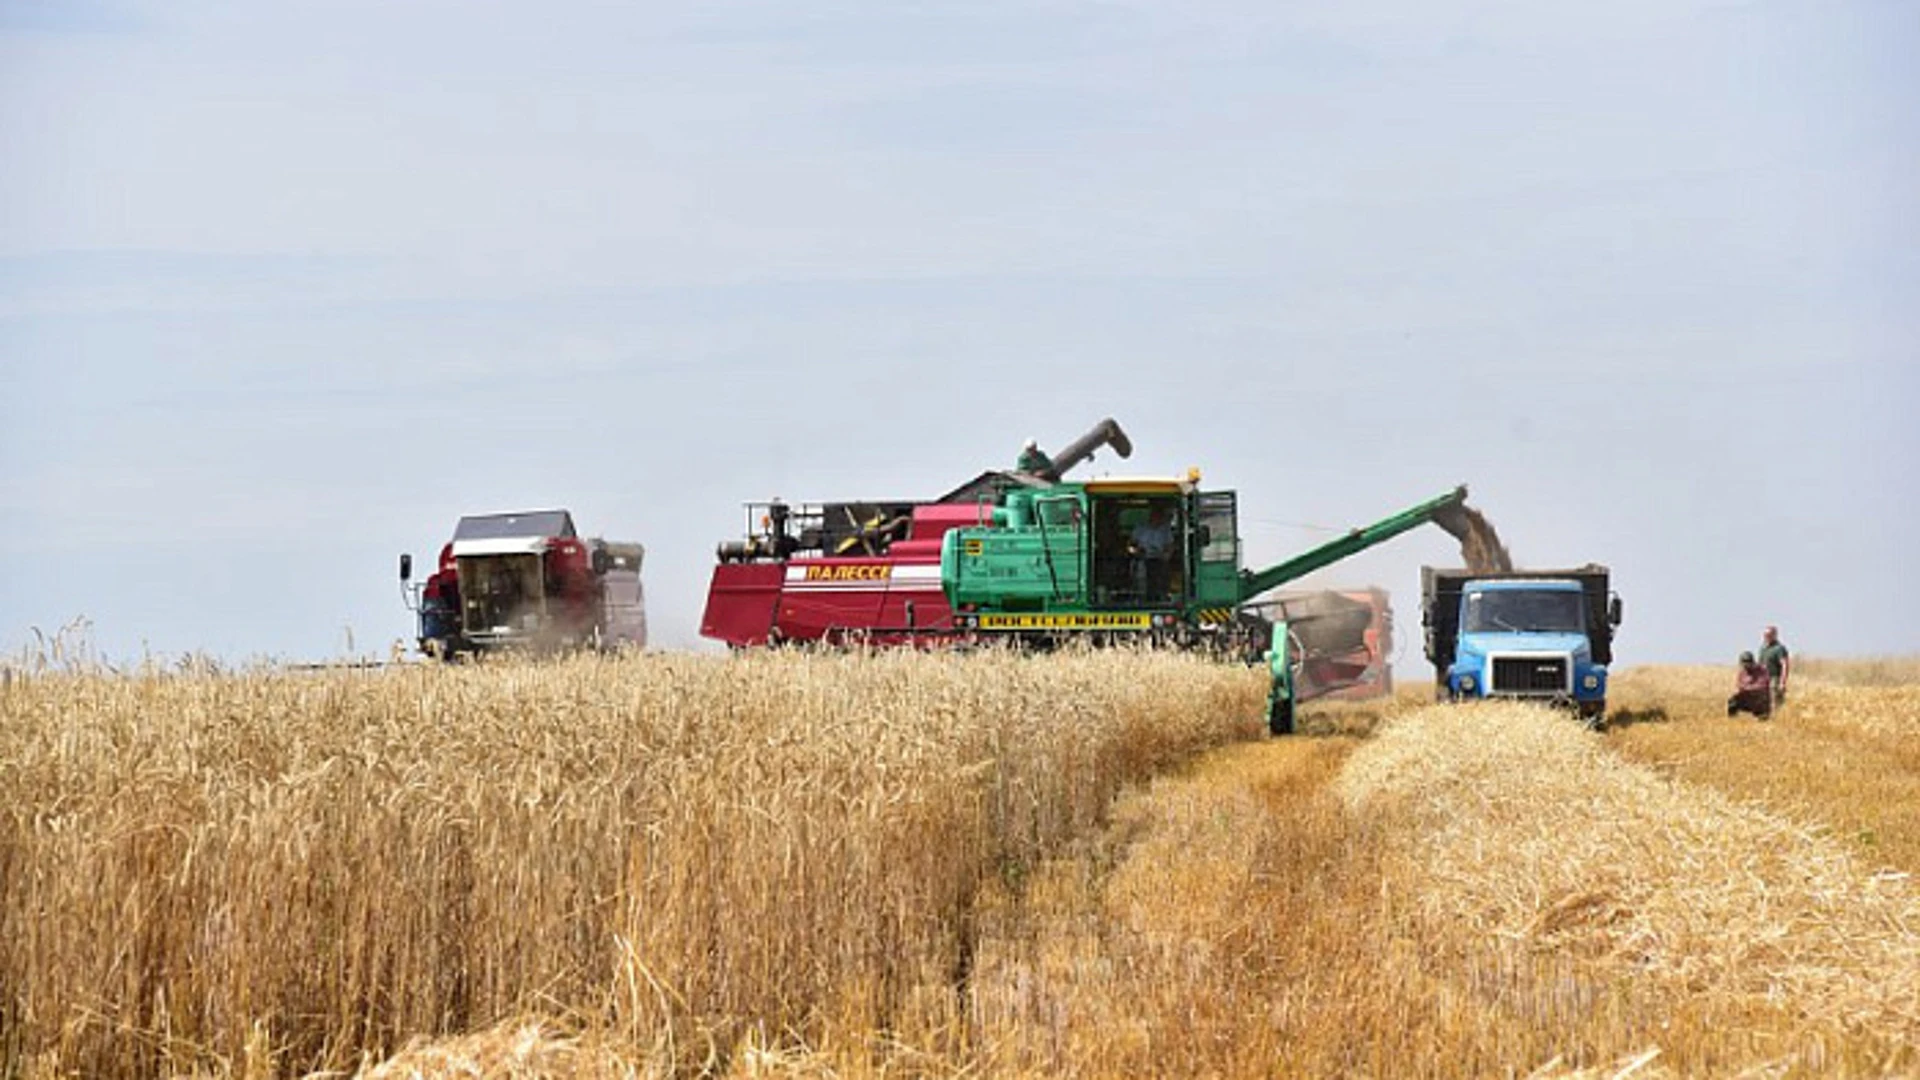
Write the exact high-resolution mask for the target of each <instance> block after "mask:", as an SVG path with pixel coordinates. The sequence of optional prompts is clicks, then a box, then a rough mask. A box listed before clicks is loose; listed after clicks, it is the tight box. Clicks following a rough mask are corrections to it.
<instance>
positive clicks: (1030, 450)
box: [1014, 439, 1053, 475]
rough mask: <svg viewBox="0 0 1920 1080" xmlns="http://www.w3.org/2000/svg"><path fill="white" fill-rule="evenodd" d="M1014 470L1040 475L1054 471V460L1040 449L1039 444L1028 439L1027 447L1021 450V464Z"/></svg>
mask: <svg viewBox="0 0 1920 1080" xmlns="http://www.w3.org/2000/svg"><path fill="white" fill-rule="evenodd" d="M1014 468H1016V469H1019V470H1020V471H1021V472H1023V473H1033V474H1035V475H1039V474H1041V473H1045V472H1051V471H1053V459H1052V458H1050V457H1048V456H1047V452H1046V451H1045V450H1042V449H1040V444H1039V443H1038V442H1036V441H1035V440H1033V439H1028V440H1027V442H1026V445H1024V446H1022V447H1021V448H1020V462H1019V464H1017V465H1015V466H1014Z"/></svg>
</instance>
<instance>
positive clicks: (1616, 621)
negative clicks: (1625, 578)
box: [1607, 596, 1620, 626]
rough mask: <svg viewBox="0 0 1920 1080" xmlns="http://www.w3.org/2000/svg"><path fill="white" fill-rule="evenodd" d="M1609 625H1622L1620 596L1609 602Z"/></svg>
mask: <svg viewBox="0 0 1920 1080" xmlns="http://www.w3.org/2000/svg"><path fill="white" fill-rule="evenodd" d="M1607 624H1608V625H1609V626H1619V625H1620V598H1619V597H1618V596H1616V597H1614V598H1613V599H1611V600H1609V601H1607Z"/></svg>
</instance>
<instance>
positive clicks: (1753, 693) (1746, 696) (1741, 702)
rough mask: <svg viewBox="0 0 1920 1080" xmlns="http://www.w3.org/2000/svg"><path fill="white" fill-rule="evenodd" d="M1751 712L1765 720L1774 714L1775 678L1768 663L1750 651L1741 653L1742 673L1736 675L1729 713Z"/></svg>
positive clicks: (1729, 701) (1730, 714) (1728, 704)
mask: <svg viewBox="0 0 1920 1080" xmlns="http://www.w3.org/2000/svg"><path fill="white" fill-rule="evenodd" d="M1743 712H1750V713H1752V714H1753V715H1754V716H1755V717H1757V718H1759V719H1761V720H1765V719H1766V718H1767V717H1769V716H1771V715H1772V714H1773V679H1772V678H1771V677H1769V676H1768V674H1767V665H1765V664H1762V663H1761V662H1759V661H1758V660H1755V659H1754V658H1753V654H1752V653H1750V652H1743V653H1741V654H1740V673H1739V674H1738V675H1737V676H1735V682H1734V690H1733V696H1732V697H1730V698H1728V699H1727V715H1728V716H1734V715H1737V714H1739V713H1743Z"/></svg>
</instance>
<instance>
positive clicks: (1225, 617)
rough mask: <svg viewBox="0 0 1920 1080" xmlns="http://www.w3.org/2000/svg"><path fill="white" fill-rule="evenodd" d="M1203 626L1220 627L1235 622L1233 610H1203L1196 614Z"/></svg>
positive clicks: (1220, 608)
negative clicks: (1222, 624)
mask: <svg viewBox="0 0 1920 1080" xmlns="http://www.w3.org/2000/svg"><path fill="white" fill-rule="evenodd" d="M1194 617H1195V618H1196V619H1198V620H1199V623H1200V625H1201V626H1218V625H1220V624H1221V623H1230V622H1232V621H1233V609H1232V608H1230V607H1210V608H1201V609H1200V610H1199V611H1197V612H1195V613H1194Z"/></svg>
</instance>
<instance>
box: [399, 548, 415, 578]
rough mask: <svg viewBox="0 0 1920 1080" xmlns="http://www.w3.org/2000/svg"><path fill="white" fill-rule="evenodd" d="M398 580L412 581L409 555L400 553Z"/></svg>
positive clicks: (410, 557)
mask: <svg viewBox="0 0 1920 1080" xmlns="http://www.w3.org/2000/svg"><path fill="white" fill-rule="evenodd" d="M400 580H401V581H412V580H413V556H412V555H411V554H407V553H402V554H401V556H400Z"/></svg>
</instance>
